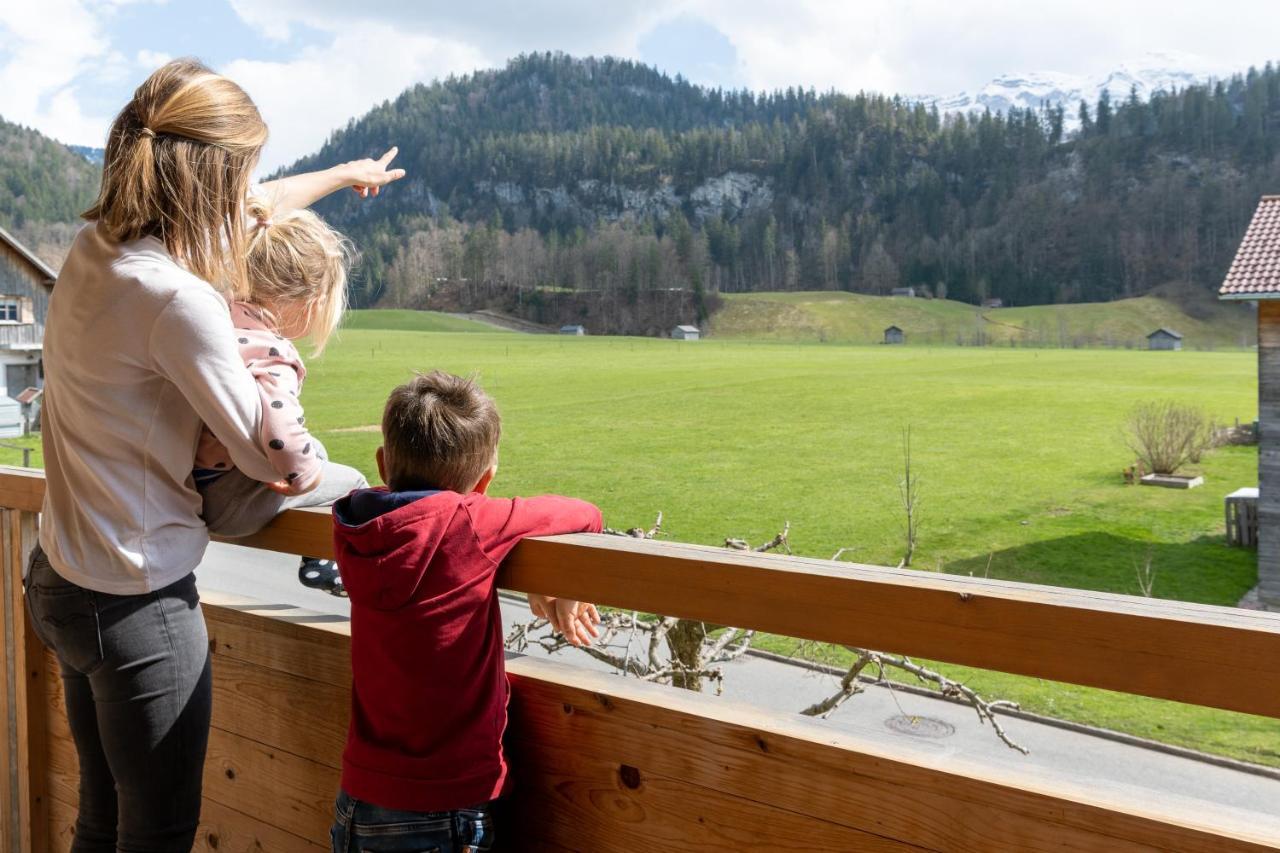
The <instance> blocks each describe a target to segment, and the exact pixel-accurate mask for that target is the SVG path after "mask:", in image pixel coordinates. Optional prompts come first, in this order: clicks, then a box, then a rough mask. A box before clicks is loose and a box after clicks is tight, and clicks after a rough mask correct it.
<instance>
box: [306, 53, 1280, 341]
mask: <svg viewBox="0 0 1280 853" xmlns="http://www.w3.org/2000/svg"><path fill="white" fill-rule="evenodd" d="M1126 73H1128V74H1129V75H1130V79H1135V78H1133V74H1134V73H1135V71H1134V69H1133V68H1131V69H1130V70H1129V71H1128V72H1126ZM1112 76H1113V77H1114V80H1113V82H1114V83H1115V85H1120V84H1119V83H1118V82H1116V81H1120V80H1121V77H1120V76H1119V72H1117V73H1116V75H1112ZM1107 92H1108V94H1107V95H1106V96H1105V97H1101V98H1100V99H1099V100H1098V101H1097V102H1094V103H1091V104H1089V108H1088V110H1087V115H1085V116H1084V117H1083V118H1084V120H1083V121H1082V122H1081V124H1080V126H1079V129H1078V130H1077V131H1076V132H1075V133H1068V132H1067V113H1068V110H1067V109H1066V106H1065V105H1063V106H1059V107H1055V108H1051V109H1048V110H1041V109H1040V108H1039V105H1037V106H1036V107H1035V108H1024V107H1020V106H1010V107H1009V108H1008V109H1007V110H1006V111H1003V112H991V113H983V114H978V115H965V114H944V113H943V112H942V111H941V110H940V109H938V108H934V107H930V106H926V105H924V104H921V103H919V102H912V101H910V100H909V99H905V98H901V97H891V96H885V95H876V94H865V93H861V94H856V95H845V94H840V93H835V92H829V93H824V94H817V93H815V92H813V91H812V90H809V91H804V90H798V89H789V90H786V91H780V92H773V93H764V94H752V93H748V92H725V91H721V90H717V89H706V88H702V87H699V86H694V85H692V84H690V83H688V82H687V81H684V80H683V79H681V78H678V77H677V78H671V77H667V76H666V75H663V74H661V73H659V72H657V71H655V70H654V69H652V68H648V67H646V66H643V65H640V64H637V63H634V62H629V61H625V60H617V59H576V58H573V57H568V56H564V55H560V54H532V55H527V56H522V57H519V58H517V59H515V60H512V61H511V62H510V63H509V64H508V65H507V66H506V67H505V68H502V69H497V70H490V71H483V72H477V73H475V74H470V75H466V76H462V77H451V78H449V79H447V80H442V81H437V82H435V83H432V84H430V85H419V86H415V87H413V88H411V89H409V90H407V91H405V92H404V93H402V94H401V95H400V96H399V97H397V98H396V99H394V100H392V101H388V102H386V103H383V104H382V105H380V106H378V107H376V108H375V109H373V110H372V111H370V112H369V113H368V114H366V115H364V116H362V117H360V118H358V119H354V120H352V121H351V122H350V123H349V124H348V125H347V126H346V127H345V128H343V129H341V130H339V131H337V132H335V133H334V134H333V135H332V137H331V138H330V139H329V141H328V142H327V143H326V144H325V146H324V147H323V148H322V149H321V150H320V151H319V152H318V153H317V154H315V155H313V156H312V157H309V158H306V159H304V160H302V161H300V162H299V163H297V164H295V166H293V167H292V168H291V171H297V170H303V169H309V168H316V167H319V166H326V165H330V164H332V163H335V162H341V161H343V160H349V159H352V158H355V157H363V156H369V155H376V154H377V153H380V152H381V151H382V150H384V149H385V147H386V146H388V145H390V144H398V145H399V146H400V149H401V156H400V159H399V161H398V163H399V164H400V165H403V166H404V167H405V168H406V169H407V170H408V177H407V178H406V179H405V180H403V181H401V182H399V183H397V184H395V185H392V186H391V187H388V188H387V190H386V191H385V192H384V193H383V195H382V197H381V198H380V199H379V200H378V201H377V203H373V204H370V203H368V202H364V201H361V200H360V199H358V198H356V197H354V195H353V194H349V193H348V194H340V195H338V196H335V197H332V198H331V199H328V200H326V201H325V202H323V203H321V205H320V206H319V209H320V211H321V212H322V214H323V215H325V216H326V217H328V218H329V219H330V220H331V221H333V222H334V223H335V225H337V226H338V227H341V228H343V229H344V230H346V231H348V232H349V233H350V234H351V235H352V236H353V237H355V238H356V239H357V241H358V242H359V244H360V246H361V248H362V250H363V252H364V256H365V264H364V268H363V271H362V272H361V274H360V275H359V276H357V277H356V278H355V285H354V288H353V294H352V296H353V299H354V301H355V302H356V303H357V304H358V305H372V304H383V305H387V306H398V307H426V306H428V305H430V304H432V300H433V299H437V298H444V297H438V296H437V291H439V290H442V289H445V290H448V289H452V290H453V291H459V292H452V293H450V294H449V295H448V297H447V301H448V303H449V304H450V305H454V306H457V305H459V304H462V305H463V307H464V308H465V307H467V304H469V303H477V304H478V303H483V302H484V301H485V300H486V299H500V300H501V301H502V303H503V306H504V310H507V308H506V306H508V305H509V304H510V303H515V304H518V305H530V304H532V303H533V302H535V301H536V300H537V299H542V298H546V299H551V296H550V294H552V293H553V292H564V291H573V292H578V293H594V294H598V297H593V298H598V299H599V300H600V301H602V304H604V306H605V308H603V309H601V310H603V311H604V313H605V314H610V312H613V314H616V315H617V316H623V315H624V314H625V313H626V312H625V310H624V309H625V308H626V306H628V305H634V304H639V303H638V301H637V300H638V299H639V296H640V294H643V293H658V292H662V291H670V290H671V289H673V288H675V289H683V290H685V291H688V292H692V293H694V294H704V293H705V294H713V293H716V292H722V293H734V292H746V291H779V290H846V291H852V292H861V293H868V294H879V293H887V292H888V291H889V290H890V289H891V288H892V287H894V286H897V285H899V284H910V285H914V286H917V287H922V288H927V289H928V290H929V291H931V292H933V293H935V294H937V295H945V296H947V297H948V298H950V299H952V300H959V301H964V302H969V303H977V302H981V301H982V300H984V299H986V298H988V297H999V298H1002V299H1003V300H1004V301H1005V302H1006V304H1014V305H1031V304H1043V303H1054V302H1105V301H1109V300H1113V299H1117V298H1122V297H1130V296H1136V295H1139V294H1142V293H1145V292H1147V291H1150V290H1151V289H1153V288H1155V287H1157V286H1167V285H1178V286H1179V287H1178V288H1176V289H1178V290H1179V292H1182V291H1183V290H1185V288H1183V287H1182V286H1183V285H1189V286H1191V287H1192V288H1194V289H1197V290H1198V291H1199V292H1201V293H1208V292H1211V291H1212V289H1213V288H1215V287H1216V286H1217V284H1218V283H1219V282H1220V281H1221V279H1222V276H1223V274H1224V273H1225V270H1226V268H1227V266H1228V265H1229V263H1230V259H1231V256H1232V253H1233V252H1234V249H1235V245H1236V243H1237V242H1238V240H1239V238H1240V235H1241V234H1242V232H1243V230H1244V227H1245V226H1246V224H1247V223H1248V220H1249V216H1250V214H1251V212H1252V209H1253V207H1254V205H1255V204H1256V202H1257V198H1258V196H1259V195H1261V194H1262V193H1264V192H1275V191H1277V190H1278V189H1280V72H1277V70H1276V69H1275V68H1274V67H1272V66H1270V65H1269V66H1267V67H1266V68H1265V69H1263V70H1260V71H1259V70H1250V71H1249V72H1248V73H1247V74H1236V75H1232V76H1230V77H1227V78H1222V79H1219V80H1217V81H1215V82H1213V83H1212V84H1194V85H1188V86H1186V87H1184V88H1180V89H1179V90H1178V91H1177V92H1176V93H1174V92H1170V91H1164V90H1163V89H1158V90H1157V91H1155V92H1154V93H1153V94H1152V95H1151V96H1150V97H1149V98H1145V99H1144V98H1141V97H1138V98H1134V99H1130V98H1128V97H1127V95H1126V97H1125V98H1123V99H1120V98H1116V99H1113V98H1111V97H1110V95H1109V90H1107ZM1070 112H1072V113H1074V112H1076V110H1074V109H1073V110H1071V111H1070ZM463 282H465V285H462V284H461V283H463ZM499 293H500V294H501V296H499V295H496V294H499ZM528 294H533V295H534V296H533V297H530V296H528ZM539 294H541V295H539ZM534 297H536V298H534ZM699 298H700V297H699ZM558 301H562V302H565V303H566V304H569V303H571V302H572V300H558ZM695 301H697V300H695ZM574 304H576V303H574ZM680 304H681V305H682V306H683V305H684V303H683V302H681V303H680ZM698 304H700V305H702V306H703V308H702V309H699V310H704V309H705V305H706V303H705V302H699V303H698ZM609 306H613V307H609ZM480 307H483V305H481V306H480ZM574 310H587V309H586V308H584V307H583V306H581V305H577V307H576V308H575V309H574ZM591 310H595V309H594V308H593V309H591ZM681 310H685V308H683V307H682V308H681ZM652 316H653V315H652V313H651V312H647V309H646V317H649V318H650V319H652ZM544 319H545V318H544Z"/></svg>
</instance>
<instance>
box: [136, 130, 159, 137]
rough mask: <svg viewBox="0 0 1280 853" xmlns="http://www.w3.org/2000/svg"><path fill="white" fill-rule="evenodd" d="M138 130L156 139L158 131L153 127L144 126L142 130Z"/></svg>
mask: <svg viewBox="0 0 1280 853" xmlns="http://www.w3.org/2000/svg"><path fill="white" fill-rule="evenodd" d="M138 132H139V133H140V134H142V135H143V136H146V137H150V138H151V139H155V138H156V132H155V131H154V130H152V129H151V128H149V127H143V128H142V130H140V131H138Z"/></svg>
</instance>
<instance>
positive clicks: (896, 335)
mask: <svg viewBox="0 0 1280 853" xmlns="http://www.w3.org/2000/svg"><path fill="white" fill-rule="evenodd" d="M906 340H907V336H906V335H904V334H903V333H902V330H901V329H899V328H898V327H897V326H890V327H889V328H887V329H885V330H884V342H885V343H886V344H901V343H906Z"/></svg>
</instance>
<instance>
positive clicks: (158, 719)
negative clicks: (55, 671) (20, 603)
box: [24, 547, 213, 853]
mask: <svg viewBox="0 0 1280 853" xmlns="http://www.w3.org/2000/svg"><path fill="white" fill-rule="evenodd" d="M24 585H25V587H26V593H27V594H26V600H27V607H28V609H29V610H30V612H31V622H32V625H33V626H34V628H35V631H36V634H37V635H38V636H39V637H40V640H41V641H42V642H43V643H44V644H45V645H46V646H47V647H49V648H50V649H52V650H53V651H54V652H55V653H56V654H57V656H58V665H59V668H60V669H61V671H62V684H63V689H64V692H65V694H66V702H67V722H68V723H69V724H70V726H71V734H72V737H73V738H74V740H75V745H76V754H77V755H78V756H79V759H80V811H79V814H78V815H77V817H76V828H75V839H74V840H73V841H72V845H71V850H72V851H73V853H117V851H119V853H187V852H188V851H189V850H190V849H191V845H192V842H193V841H194V839H195V834H196V827H197V824H198V823H199V820H200V794H201V775H202V772H203V769H204V756H205V748H206V746H207V744H208V740H209V718H210V708H211V705H212V699H213V683H212V677H211V673H210V668H209V638H208V634H207V633H206V631H205V624H204V616H203V614H202V613H201V611H200V596H199V594H198V593H197V592H196V583H195V575H194V574H189V575H187V576H186V577H185V578H183V579H182V580H179V581H176V582H175V583H172V584H170V585H169V586H167V587H165V588H163V589H159V590H155V591H154V592H148V593H143V594H141V595H110V594H108V593H103V592H95V591H93V590H89V589H85V588H84V587H81V586H77V585H76V584H73V583H71V582H70V581H68V580H65V579H63V578H62V576H61V575H59V574H58V573H57V572H56V571H55V570H54V569H53V567H52V566H51V565H49V560H48V558H47V557H46V556H45V554H44V552H43V551H42V550H41V549H40V548H39V547H37V548H36V549H35V552H34V553H33V554H32V555H31V564H30V569H29V571H28V572H27V577H26V579H25V580H24Z"/></svg>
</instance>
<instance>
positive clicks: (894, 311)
mask: <svg viewBox="0 0 1280 853" xmlns="http://www.w3.org/2000/svg"><path fill="white" fill-rule="evenodd" d="M723 300H724V305H723V307H722V308H721V309H720V310H719V311H718V312H716V314H715V315H714V316H713V317H712V318H711V330H712V332H713V333H714V334H715V336H716V337H719V338H736V339H751V340H762V339H764V340H770V339H772V340H788V341H794V340H809V341H819V342H827V343H850V344H878V343H880V342H881V340H883V335H884V330H885V327H886V326H890V325H896V326H898V327H900V328H901V329H903V331H904V332H905V334H906V338H907V343H917V344H932V345H934V346H939V345H941V346H954V345H956V344H963V345H966V346H970V345H973V344H975V343H984V344H988V345H992V344H994V345H999V346H1033V347H1072V348H1074V347H1108V348H1117V349H1125V348H1129V349H1142V348H1143V347H1144V346H1145V345H1146V336H1147V334H1148V333H1150V332H1152V331H1154V330H1155V329H1158V328H1160V327H1162V326H1164V327H1168V328H1171V329H1174V330H1176V331H1178V332H1179V333H1181V334H1182V335H1183V336H1184V338H1185V340H1184V345H1185V348H1186V349H1194V350H1206V349H1240V348H1242V347H1246V346H1250V345H1252V344H1253V343H1254V342H1255V338H1256V335H1257V332H1256V327H1257V324H1256V320H1255V318H1254V315H1253V313H1252V309H1251V308H1250V306H1248V305H1245V304H1239V303H1236V304H1229V303H1221V302H1216V301H1214V300H1212V299H1211V298H1209V299H1206V298H1204V295H1203V294H1199V295H1198V296H1197V297H1196V298H1187V297H1185V296H1184V297H1183V299H1182V300H1181V301H1179V300H1174V299H1169V298H1163V297H1161V296H1156V295H1147V296H1139V297H1134V298H1131V299H1117V300H1115V301H1113V302H1084V303H1072V304H1064V305H1029V306H1025V307H1011V308H978V307H976V306H974V305H969V304H967V303H964V302H955V301H952V300H947V299H910V298H905V297H884V296H867V295H865V294H859V293H845V292H843V291H831V290H826V291H796V292H787V293H730V294H724V295H723Z"/></svg>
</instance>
